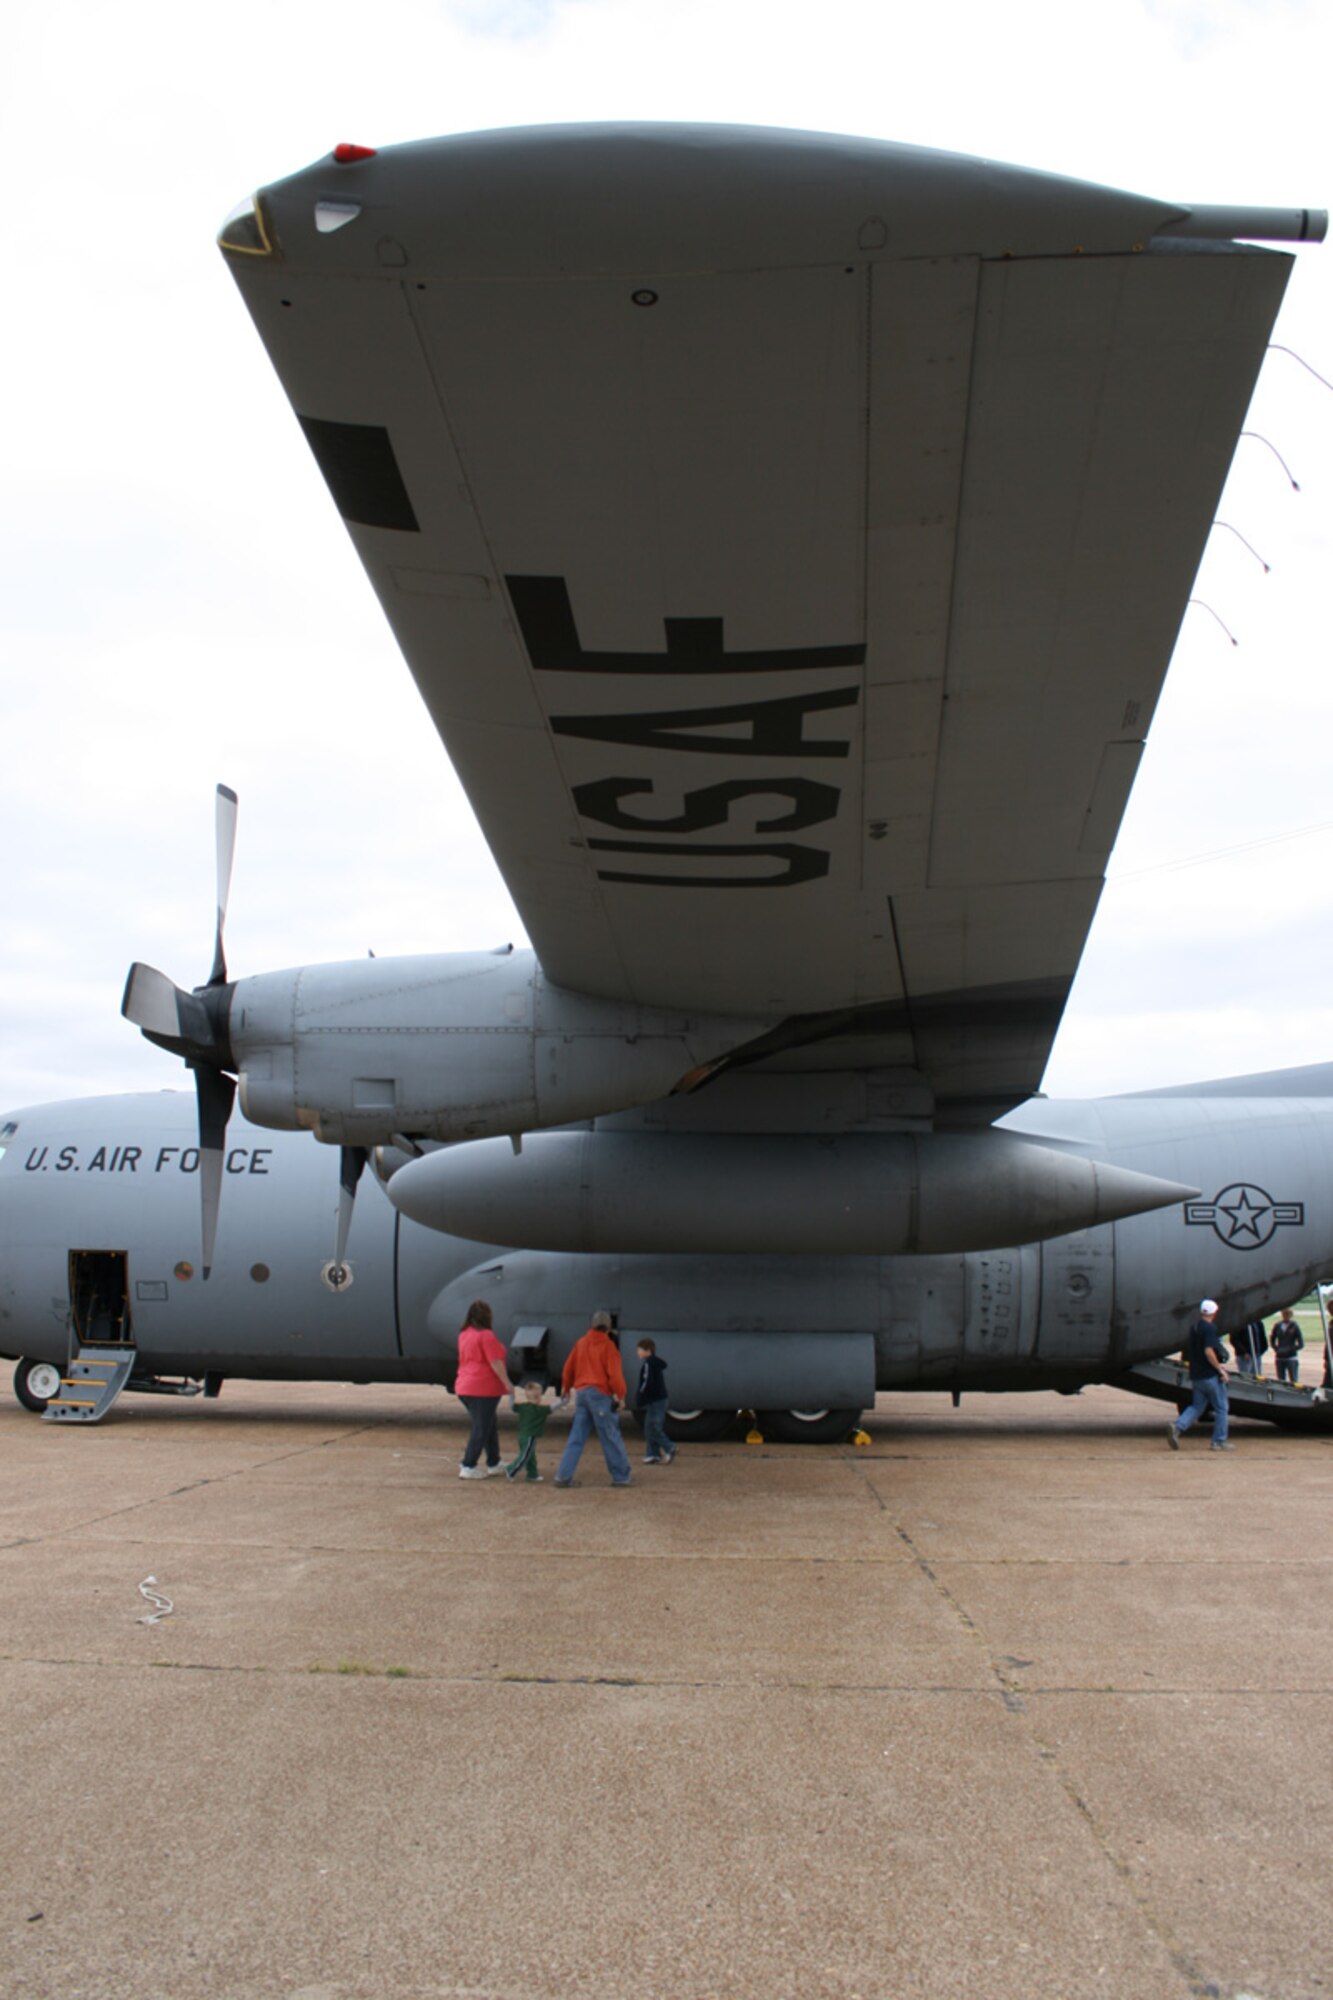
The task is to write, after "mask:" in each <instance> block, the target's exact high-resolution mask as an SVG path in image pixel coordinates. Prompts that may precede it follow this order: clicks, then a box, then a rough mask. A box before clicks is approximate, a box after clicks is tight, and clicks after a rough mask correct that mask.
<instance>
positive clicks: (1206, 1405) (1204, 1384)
mask: <svg viewBox="0 0 1333 2000" xmlns="http://www.w3.org/2000/svg"><path fill="white" fill-rule="evenodd" d="M1190 1388H1191V1389H1192V1390H1193V1391H1194V1394H1193V1397H1192V1398H1191V1401H1190V1406H1189V1408H1188V1409H1187V1410H1186V1411H1184V1412H1183V1414H1182V1415H1181V1416H1179V1417H1177V1418H1176V1421H1175V1422H1174V1423H1173V1424H1168V1425H1167V1427H1166V1441H1167V1443H1168V1444H1169V1445H1170V1447H1171V1449H1172V1451H1179V1450H1180V1440H1181V1438H1182V1437H1183V1436H1184V1434H1185V1432H1186V1431H1187V1430H1191V1429H1192V1428H1193V1427H1194V1425H1195V1424H1197V1423H1198V1421H1199V1418H1200V1417H1201V1416H1202V1415H1203V1413H1204V1411H1205V1410H1211V1411H1212V1413H1213V1450H1214V1451H1234V1450H1235V1449H1236V1447H1235V1445H1234V1444H1228V1443H1227V1368H1226V1350H1225V1348H1224V1347H1223V1345H1222V1336H1221V1334H1220V1333H1219V1332H1218V1331H1217V1300H1216V1299H1205V1300H1204V1301H1203V1303H1202V1304H1201V1305H1200V1307H1199V1317H1198V1319H1197V1320H1196V1321H1195V1322H1194V1325H1193V1326H1192V1327H1191V1328H1190Z"/></svg>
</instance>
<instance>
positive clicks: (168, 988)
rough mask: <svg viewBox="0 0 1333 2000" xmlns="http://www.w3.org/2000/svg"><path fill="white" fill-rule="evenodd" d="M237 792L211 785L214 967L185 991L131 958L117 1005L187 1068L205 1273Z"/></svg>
mask: <svg viewBox="0 0 1333 2000" xmlns="http://www.w3.org/2000/svg"><path fill="white" fill-rule="evenodd" d="M236 811H237V801H236V794H235V792H233V791H232V790H231V788H230V787H229V786H227V785H219V786H218V788H217V810H216V816H215V844H216V852H217V930H216V933H215V937H214V944H213V969H212V971H211V973H210V974H209V977H208V983H207V984H206V985H204V986H196V987H195V988H194V990H193V992H190V993H186V992H185V991H184V990H183V989H182V988H181V987H179V986H177V985H176V984H175V982H174V981H173V980H170V979H168V978H167V975H166V973H165V972H159V971H158V970H157V969H156V967H155V966H151V965H141V964H138V963H135V964H134V965H132V966H131V967H130V974H129V978H128V979H127V980H126V982H125V997H124V999H123V1000H122V1001H121V1003H120V1011H121V1013H122V1014H123V1015H124V1016H125V1019H126V1020H127V1021H132V1022H133V1023H134V1025H135V1027H136V1028H139V1029H141V1030H142V1032H143V1033H144V1034H145V1035H146V1036H147V1038H148V1040H149V1041H150V1042H156V1043H157V1045H158V1047H159V1048H163V1049H167V1050H168V1051H169V1052H170V1053H171V1054H172V1055H178V1056H180V1057H181V1059H182V1060H183V1062H184V1063H185V1065H186V1067H187V1068H188V1069H190V1070H192V1071H193V1072H194V1090H195V1098H196V1100H197V1103H198V1108H199V1196H200V1209H201V1232H202V1251H203V1254H202V1257H201V1260H200V1261H201V1264H202V1267H203V1274H204V1277H205V1278H207V1277H208V1275H209V1272H210V1271H211V1270H212V1268H213V1251H214V1247H215V1245H216V1243H217V1232H218V1209H219V1206H220V1204H221V1199H222V1169H223V1164H224V1156H225V1149H226V1143H227V1123H228V1120H229V1119H230V1117H231V1113H232V1107H233V1105H234V1104H235V1102H236V1078H235V1076H234V1075H233V1074H232V1073H231V1072H233V1071H234V1070H235V1068H236V1060H235V1057H234V1056H233V1054H232V1049H231V1041H230V1036H229V1016H230V1012H231V996H232V991H233V989H232V987H231V986H230V985H229V984H228V981H227V959H226V953H225V951H224V950H223V941H222V940H223V932H224V930H225V928H226V922H227V898H228V895H229V894H230V890H231V869H232V861H233V858H234V856H235V852H236Z"/></svg>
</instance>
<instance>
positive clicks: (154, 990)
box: [120, 960, 180, 1035]
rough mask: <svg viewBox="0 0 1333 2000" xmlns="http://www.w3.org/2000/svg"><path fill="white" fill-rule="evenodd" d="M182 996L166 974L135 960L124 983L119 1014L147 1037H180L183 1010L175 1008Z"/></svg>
mask: <svg viewBox="0 0 1333 2000" xmlns="http://www.w3.org/2000/svg"><path fill="white" fill-rule="evenodd" d="M179 996H180V989H179V988H178V987H177V986H176V984H175V982H174V981H173V980H170V979H168V978H167V975H166V973H165V972H159V971H158V970H157V967H156V966H153V965H141V964H139V963H138V961H137V960H136V962H135V963H134V964H133V965H132V966H131V967H130V976H129V978H128V979H127V980H126V981H125V997H124V999H123V1000H122V1001H121V1003H120V1011H121V1013H122V1014H123V1015H124V1016H125V1019H126V1020H127V1021H133V1023H134V1025H135V1027H136V1028H142V1029H143V1031H144V1033H145V1034H146V1035H179V1033H180V1009H179V1007H178V1006H177V1004H176V1003H177V1000H178V998H179Z"/></svg>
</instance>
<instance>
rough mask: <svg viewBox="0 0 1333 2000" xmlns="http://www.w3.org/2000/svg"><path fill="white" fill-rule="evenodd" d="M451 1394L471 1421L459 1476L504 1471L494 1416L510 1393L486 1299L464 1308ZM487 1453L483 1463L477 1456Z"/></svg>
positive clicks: (486, 1475) (483, 1475) (485, 1475)
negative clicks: (463, 1325)
mask: <svg viewBox="0 0 1333 2000" xmlns="http://www.w3.org/2000/svg"><path fill="white" fill-rule="evenodd" d="M454 1394H455V1395H456V1396H457V1398H458V1400H459V1402H460V1403H461V1404H462V1405H463V1408H464V1409H465V1410H466V1411H467V1413H468V1416H469V1417H470V1418H471V1420H472V1428H471V1430H470V1431H469V1432H468V1440H467V1449H466V1451H465V1452H464V1453H463V1463H462V1464H461V1465H460V1466H459V1468H458V1476H459V1478H460V1479H489V1478H490V1477H491V1475H492V1474H493V1473H496V1472H503V1470H504V1467H503V1466H502V1465H501V1463H500V1439H499V1436H498V1434H497V1432H496V1428H495V1416H496V1412H497V1410H498V1409H499V1407H500V1398H501V1396H507V1395H508V1394H509V1371H508V1369H507V1368H506V1367H505V1351H504V1349H503V1347H501V1345H500V1343H499V1341H498V1340H497V1339H496V1337H495V1334H494V1333H493V1332H492V1330H491V1309H490V1307H489V1306H488V1305H487V1303H486V1301H485V1299H474V1300H473V1301H472V1304H471V1305H470V1306H469V1307H468V1309H467V1325H466V1326H465V1327H464V1328H463V1330H462V1332H461V1333H460V1334H459V1336H458V1374H457V1375H456V1377H455V1378H454ZM483 1452H484V1453H485V1454H486V1463H485V1465H479V1464H478V1463H477V1461H478V1459H479V1458H480V1457H481V1455H482V1453H483Z"/></svg>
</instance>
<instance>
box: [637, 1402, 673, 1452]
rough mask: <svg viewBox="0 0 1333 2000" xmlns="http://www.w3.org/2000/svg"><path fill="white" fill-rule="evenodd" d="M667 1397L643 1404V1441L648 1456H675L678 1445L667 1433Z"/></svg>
mask: <svg viewBox="0 0 1333 2000" xmlns="http://www.w3.org/2000/svg"><path fill="white" fill-rule="evenodd" d="M666 1413H667V1399H666V1397H665V1396H662V1397H659V1399H658V1401H657V1402H655V1403H645V1404H644V1406H643V1441H644V1444H645V1446H646V1447H647V1450H646V1452H645V1454H644V1455H645V1457H647V1458H674V1457H675V1456H676V1447H675V1445H674V1444H672V1442H671V1439H670V1438H669V1437H668V1436H667V1434H666Z"/></svg>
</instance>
